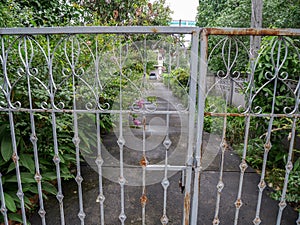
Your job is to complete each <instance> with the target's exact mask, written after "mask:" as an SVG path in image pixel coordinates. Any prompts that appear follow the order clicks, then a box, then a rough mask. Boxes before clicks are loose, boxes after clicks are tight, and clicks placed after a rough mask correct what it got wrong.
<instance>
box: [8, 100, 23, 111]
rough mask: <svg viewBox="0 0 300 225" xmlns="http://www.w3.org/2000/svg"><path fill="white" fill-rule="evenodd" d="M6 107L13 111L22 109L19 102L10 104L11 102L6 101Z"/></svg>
mask: <svg viewBox="0 0 300 225" xmlns="http://www.w3.org/2000/svg"><path fill="white" fill-rule="evenodd" d="M8 105H9V107H10V108H11V109H14V110H18V109H20V108H21V107H22V104H21V102H20V101H16V102H13V103H12V102H11V101H8Z"/></svg>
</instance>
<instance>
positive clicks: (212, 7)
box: [197, 0, 300, 28]
mask: <svg viewBox="0 0 300 225" xmlns="http://www.w3.org/2000/svg"><path fill="white" fill-rule="evenodd" d="M299 3H300V2H299V0H290V1H285V0H264V1H263V27H276V28H299V27H300V15H299V14H300V4H299ZM250 21H251V0H242V1H235V0H218V1H215V0H206V1H199V8H198V14H197V25H198V26H200V27H250Z"/></svg>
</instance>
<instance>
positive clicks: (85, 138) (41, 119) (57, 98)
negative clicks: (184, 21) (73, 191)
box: [0, 0, 171, 224]
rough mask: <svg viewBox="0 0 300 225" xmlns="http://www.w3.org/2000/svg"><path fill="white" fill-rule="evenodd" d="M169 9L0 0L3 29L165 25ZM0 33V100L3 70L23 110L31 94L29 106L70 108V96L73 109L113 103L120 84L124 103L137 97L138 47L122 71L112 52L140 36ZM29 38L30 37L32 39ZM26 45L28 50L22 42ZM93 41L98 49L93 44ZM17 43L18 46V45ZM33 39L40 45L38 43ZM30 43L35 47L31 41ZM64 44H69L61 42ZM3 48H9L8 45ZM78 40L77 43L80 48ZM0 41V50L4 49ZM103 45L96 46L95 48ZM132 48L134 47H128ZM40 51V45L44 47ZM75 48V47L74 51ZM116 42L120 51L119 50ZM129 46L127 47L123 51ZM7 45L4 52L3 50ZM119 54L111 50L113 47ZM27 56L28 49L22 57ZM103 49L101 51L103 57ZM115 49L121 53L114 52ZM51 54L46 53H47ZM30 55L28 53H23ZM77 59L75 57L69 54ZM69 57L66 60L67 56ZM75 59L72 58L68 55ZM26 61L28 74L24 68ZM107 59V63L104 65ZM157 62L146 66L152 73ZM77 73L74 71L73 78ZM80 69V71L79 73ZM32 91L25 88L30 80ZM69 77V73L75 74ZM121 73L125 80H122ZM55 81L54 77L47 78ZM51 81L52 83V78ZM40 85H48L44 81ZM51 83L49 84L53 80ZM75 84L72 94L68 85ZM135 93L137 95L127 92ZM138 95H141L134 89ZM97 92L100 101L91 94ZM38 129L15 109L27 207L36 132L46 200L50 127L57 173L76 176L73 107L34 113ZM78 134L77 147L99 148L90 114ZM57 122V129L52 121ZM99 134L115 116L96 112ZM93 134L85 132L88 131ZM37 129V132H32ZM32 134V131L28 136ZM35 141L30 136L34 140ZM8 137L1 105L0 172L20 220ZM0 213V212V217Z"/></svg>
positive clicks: (160, 4) (34, 202)
mask: <svg viewBox="0 0 300 225" xmlns="http://www.w3.org/2000/svg"><path fill="white" fill-rule="evenodd" d="M170 13H171V11H170V9H169V8H168V7H167V6H166V5H165V1H164V0H157V1H154V2H153V3H152V4H150V3H149V4H148V1H144V0H143V1H130V2H127V3H125V2H124V1H104V0H103V1H102V0H101V1H76V0H72V1H60V0H54V1H44V0H26V1H11V0H8V1H0V27H43V26H70V25H95V26H98V25H108V26H109V25H113V26H115V25H167V24H168V23H169V21H170V19H171V18H170ZM1 38H3V43H4V45H2V47H4V46H5V49H3V52H2V50H1V63H4V62H3V61H2V59H3V58H4V57H6V53H7V54H8V59H7V64H6V68H5V69H4V67H3V65H4V64H2V65H1V72H0V75H1V77H0V81H1V84H2V85H1V87H2V88H3V89H2V91H1V95H0V101H1V106H3V107H4V108H7V107H8V102H7V99H6V96H5V90H6V87H5V85H3V83H4V73H5V72H4V71H5V70H6V72H7V76H8V78H9V80H10V82H11V83H10V84H11V85H12V91H11V93H10V96H9V98H10V101H11V103H16V105H15V106H16V107H18V102H20V103H21V104H22V105H21V107H22V108H30V107H31V106H30V101H29V97H30V96H31V98H32V107H33V108H34V109H41V108H45V109H47V108H48V109H49V108H50V109H51V108H53V107H57V108H58V109H67V110H68V109H73V107H74V105H73V104H74V96H76V97H75V99H76V107H77V108H78V109H86V108H94V107H96V104H97V103H99V104H100V106H101V107H103V108H105V107H108V106H110V107H113V104H114V103H115V105H118V101H119V97H118V96H119V91H120V85H121V87H122V89H123V90H126V93H125V94H124V99H123V104H124V107H129V105H130V104H132V102H133V101H134V99H135V98H136V94H137V90H136V88H135V87H139V85H140V84H141V83H142V82H141V80H142V79H143V76H144V73H145V71H144V69H145V68H144V66H145V62H144V61H143V60H142V59H141V58H140V57H139V55H138V52H137V51H136V50H137V49H133V50H131V51H130V52H127V53H128V56H125V55H124V56H123V59H124V58H126V57H127V61H126V63H124V62H123V63H124V65H122V68H121V69H120V67H119V66H117V65H118V62H117V61H116V60H117V59H116V58H115V57H114V55H113V51H114V50H116V49H114V48H115V47H116V46H118V47H124V49H123V53H126V44H128V45H129V46H130V43H133V42H138V41H140V40H144V36H142V35H140V36H138V35H132V36H131V37H127V36H126V37H125V36H123V38H122V37H121V36H119V37H118V38H116V37H114V36H113V35H89V36H87V35H77V36H68V37H62V36H55V35H53V36H51V37H50V38H49V40H50V42H49V43H48V42H47V39H46V37H45V36H44V37H42V36H32V37H21V38H20V39H18V38H17V37H8V36H1ZM29 39H30V40H29ZM25 42H26V44H27V50H28V51H27V53H25V52H26V50H25V47H24V44H25ZM96 42H97V44H98V49H96V45H95V43H96ZM19 43H20V46H18V44H19ZM37 43H38V44H37ZM31 44H33V46H31ZM63 44H66V45H65V46H64V45H63ZM8 46H10V47H9V48H8ZM78 46H80V50H79V48H77V47H78ZM2 47H1V48H2ZM99 48H101V50H99ZM129 48H134V46H130V47H129ZM42 49H43V50H44V51H45V52H44V53H45V54H44V53H43V52H42ZM48 50H49V52H50V53H51V54H53V55H51V56H52V58H51V60H52V63H51V65H52V67H51V72H52V73H51V74H50V72H49V71H50V68H49V67H48V66H49V64H48V61H47V57H45V55H47V54H48ZM73 50H74V51H73ZM118 50H119V48H118V49H117V51H118ZM127 50H128V49H127ZM5 51H7V52H5ZM96 51H98V53H99V54H103V55H102V56H101V57H103V58H101V60H99V59H98V60H99V64H98V66H99V68H97V69H98V71H97V72H99V73H101V76H100V77H101V81H100V82H101V85H102V87H101V88H102V89H101V88H100V87H99V86H98V89H95V90H93V91H94V94H95V93H96V94H95V95H94V94H93V93H92V90H91V88H89V87H88V85H90V87H94V86H93V85H95V65H94V60H95V59H94V58H93V57H92V56H95V55H93V54H92V53H95V52H96ZM114 53H116V52H114ZM26 54H27V55H26ZM105 54H106V55H105ZM116 55H118V56H119V54H118V53H116ZM47 56H48V55H47ZM27 57H28V58H27ZM72 57H74V58H72ZM67 59H69V61H68V60H67ZM73 59H74V61H73ZM27 60H28V65H29V70H30V73H31V76H28V72H26V68H25V67H26V66H25V64H26V62H27ZM105 63H106V64H105ZM153 64H154V62H152V63H149V65H147V67H146V73H148V72H149V71H150V68H151V69H152V67H151V66H153ZM74 73H76V75H75V76H74ZM82 74H84V76H81V75H82ZM28 77H29V80H30V87H31V92H30V94H29V89H28V86H29V84H28V80H27V78H28ZM73 77H74V79H73ZM120 77H122V79H120ZM51 79H53V80H51ZM52 82H53V83H52ZM42 84H45V86H43V85H42ZM54 84H55V87H54V86H51V85H54ZM74 89H75V90H76V95H74V93H73V90H74ZM49 90H54V92H55V93H54V101H53V102H52V101H51V98H50V97H49V96H50V95H49V92H48V91H49ZM132 93H134V94H132ZM51 94H52V93H51ZM138 94H139V93H138ZM95 96H97V97H98V99H95ZM31 116H33V118H34V122H35V130H33V129H32V127H31V124H32V121H30V113H29V112H14V113H13V119H14V129H15V137H16V150H17V153H18V156H19V161H18V162H19V164H20V172H21V180H22V191H23V192H24V200H25V207H26V210H27V211H28V212H31V211H32V210H35V209H36V208H37V207H38V188H37V181H36V180H35V177H36V174H37V170H36V169H37V168H36V165H37V162H36V160H37V158H34V145H33V142H35V137H34V136H36V137H37V142H36V144H37V149H38V159H39V161H38V165H39V172H40V173H41V176H42V181H41V182H42V183H41V184H42V189H43V198H45V199H47V196H48V195H49V194H53V195H56V194H57V181H56V179H57V174H56V166H55V163H54V162H53V157H54V155H55V151H54V148H55V144H54V143H55V141H54V138H53V131H54V130H56V132H57V141H58V143H57V145H58V155H59V157H60V175H61V178H62V179H63V180H65V179H70V178H74V172H76V170H75V169H74V165H75V163H76V154H75V149H76V148H75V145H74V143H73V141H72V139H73V137H74V130H73V129H74V121H73V120H74V117H73V115H72V113H56V114H55V118H54V117H53V115H52V114H51V113H48V112H44V113H43V112H38V113H32V115H31ZM77 116H78V126H79V127H78V132H79V136H80V150H81V153H83V154H89V153H90V151H91V149H93V148H95V146H97V137H96V132H95V115H93V114H80V113H78V115H77ZM54 124H56V127H53V126H54ZM100 127H101V132H102V133H106V132H109V131H110V130H111V128H112V127H113V120H112V118H111V116H110V115H109V114H105V113H102V114H101V115H100ZM91 130H92V131H94V132H86V131H91ZM34 132H35V135H33V133H34ZM30 137H33V138H31V139H30ZM32 141H33V142H32ZM12 143H13V141H12V139H11V126H10V124H9V118H8V114H7V112H6V111H2V112H1V114H0V153H1V154H0V171H1V179H2V184H3V191H4V197H5V203H6V207H7V210H8V218H9V220H10V223H11V224H13V223H14V222H15V223H17V222H19V223H22V222H23V221H22V218H21V214H20V207H21V205H20V199H19V198H18V197H17V195H16V193H17V192H18V188H19V187H18V184H17V178H16V168H15V167H16V164H15V162H16V158H14V157H13V156H14V151H13V145H12ZM1 221H3V215H2V214H1V215H0V223H1Z"/></svg>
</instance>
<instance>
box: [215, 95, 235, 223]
mask: <svg viewBox="0 0 300 225" xmlns="http://www.w3.org/2000/svg"><path fill="white" fill-rule="evenodd" d="M228 97H229V99H228ZM230 98H231V94H229V96H228V93H227V101H226V103H225V112H227V104H228V100H229V101H230ZM226 128H227V116H225V117H224V123H223V133H222V142H221V145H220V148H221V149H222V154H221V164H220V175H219V182H218V184H217V201H216V209H215V217H214V220H213V225H218V224H219V223H220V219H219V210H220V202H221V193H222V190H223V188H224V182H223V169H224V157H225V151H226V149H227V147H228V146H227V143H226Z"/></svg>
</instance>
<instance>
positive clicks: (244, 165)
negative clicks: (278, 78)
mask: <svg viewBox="0 0 300 225" xmlns="http://www.w3.org/2000/svg"><path fill="white" fill-rule="evenodd" d="M250 70H251V71H250V79H249V81H250V88H249V93H248V94H249V101H248V108H249V109H251V104H252V100H251V99H252V91H253V88H254V72H255V59H254V58H253V53H252V51H251V49H250ZM250 121H251V117H250V115H249V114H246V117H245V135H244V145H243V146H244V147H243V153H242V159H241V163H240V165H239V167H240V171H241V172H240V179H239V188H238V194H237V199H236V201H235V203H234V204H235V208H236V209H235V216H234V225H237V224H238V219H239V213H240V208H241V207H242V205H243V201H242V191H243V183H244V175H245V171H246V169H247V168H248V165H247V162H246V156H247V149H248V140H249V130H250Z"/></svg>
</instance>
